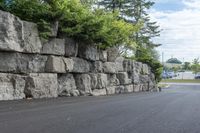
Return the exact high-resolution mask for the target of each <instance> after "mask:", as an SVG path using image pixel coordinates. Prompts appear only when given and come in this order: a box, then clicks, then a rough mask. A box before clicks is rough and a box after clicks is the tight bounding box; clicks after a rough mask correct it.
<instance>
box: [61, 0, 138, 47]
mask: <svg viewBox="0 0 200 133" xmlns="http://www.w3.org/2000/svg"><path fill="white" fill-rule="evenodd" d="M71 2H72V3H71V4H69V6H68V8H69V9H70V10H67V11H66V12H65V16H66V17H64V18H63V19H62V20H61V27H62V28H61V32H62V33H65V34H67V35H69V36H70V37H74V38H76V39H79V40H84V41H87V42H89V43H97V44H101V45H100V47H102V48H106V47H111V46H116V45H131V46H133V45H135V43H134V40H133V39H132V38H131V35H133V34H134V33H135V32H136V30H137V29H138V28H139V25H131V24H129V23H127V22H125V21H124V20H119V19H118V14H117V13H110V12H105V11H103V10H93V11H91V10H89V9H88V8H87V7H86V6H84V5H82V4H81V3H80V2H79V1H74V0H72V1H71Z"/></svg>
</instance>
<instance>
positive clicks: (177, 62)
mask: <svg viewBox="0 0 200 133" xmlns="http://www.w3.org/2000/svg"><path fill="white" fill-rule="evenodd" d="M166 62H167V63H172V64H182V62H181V61H180V60H178V59H177V58H170V59H168V60H167V61H166Z"/></svg>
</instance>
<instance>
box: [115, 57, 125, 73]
mask: <svg viewBox="0 0 200 133" xmlns="http://www.w3.org/2000/svg"><path fill="white" fill-rule="evenodd" d="M123 63H124V58H123V57H117V58H116V60H115V64H116V68H117V71H118V72H123V71H124V64H123Z"/></svg>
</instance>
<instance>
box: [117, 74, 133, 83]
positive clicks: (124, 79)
mask: <svg viewBox="0 0 200 133" xmlns="http://www.w3.org/2000/svg"><path fill="white" fill-rule="evenodd" d="M117 78H118V79H119V82H120V84H121V85H126V84H131V83H132V80H131V79H129V77H128V73H127V72H119V73H118V74H117Z"/></svg>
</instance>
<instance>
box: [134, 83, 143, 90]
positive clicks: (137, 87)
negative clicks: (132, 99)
mask: <svg viewBox="0 0 200 133" xmlns="http://www.w3.org/2000/svg"><path fill="white" fill-rule="evenodd" d="M133 91H134V92H140V91H142V85H141V84H137V85H134V88H133Z"/></svg>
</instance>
